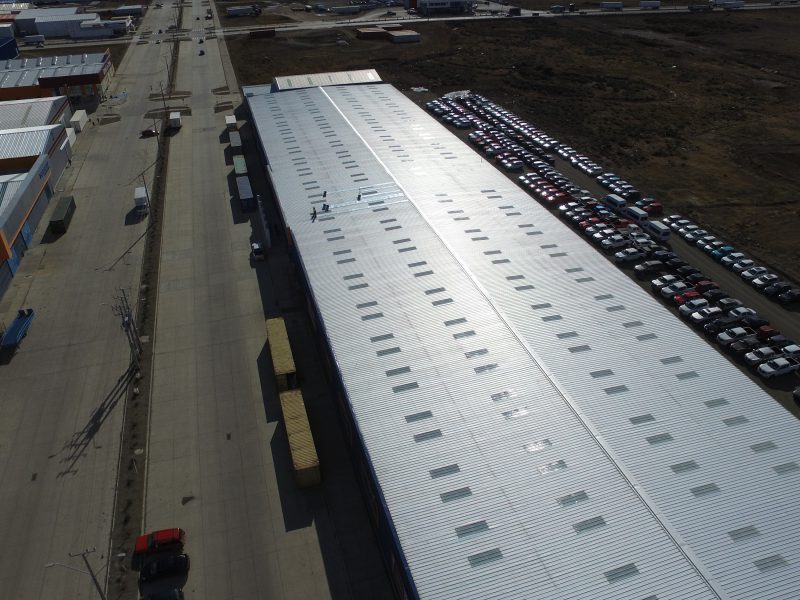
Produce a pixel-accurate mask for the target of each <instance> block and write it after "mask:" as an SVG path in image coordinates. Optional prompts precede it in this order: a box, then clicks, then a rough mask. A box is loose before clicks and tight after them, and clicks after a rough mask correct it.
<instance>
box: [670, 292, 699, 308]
mask: <svg viewBox="0 0 800 600" xmlns="http://www.w3.org/2000/svg"><path fill="white" fill-rule="evenodd" d="M694 298H700V292H698V291H695V290H689V291H688V292H684V293H682V294H679V295H678V296H673V297H672V300H673V301H674V302H675V304H677V305H678V306H681V305H682V304H684V303H685V302H688V301H689V300H692V299H694Z"/></svg>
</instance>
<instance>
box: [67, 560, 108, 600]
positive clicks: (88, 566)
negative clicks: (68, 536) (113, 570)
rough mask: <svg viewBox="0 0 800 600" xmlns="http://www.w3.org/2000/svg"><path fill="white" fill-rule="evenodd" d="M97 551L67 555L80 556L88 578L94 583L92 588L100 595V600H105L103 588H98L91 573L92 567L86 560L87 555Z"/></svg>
mask: <svg viewBox="0 0 800 600" xmlns="http://www.w3.org/2000/svg"><path fill="white" fill-rule="evenodd" d="M95 550H97V548H87V549H86V550H84V551H83V552H75V553H74V554H73V553H72V552H70V553H69V555H70V556H71V557H75V556H80V557H81V558H82V559H83V564H85V565H86V570H87V571H88V572H89V577H91V578H92V582H93V583H94V587H95V588H97V593H98V594H100V600H107V598H106V595H105V594H104V593H103V588H101V587H100V583H99V582H98V581H97V577H95V575H94V571H92V565H90V564H89V559H88V558H86V555H87V554H91V553H92V552H94V551H95Z"/></svg>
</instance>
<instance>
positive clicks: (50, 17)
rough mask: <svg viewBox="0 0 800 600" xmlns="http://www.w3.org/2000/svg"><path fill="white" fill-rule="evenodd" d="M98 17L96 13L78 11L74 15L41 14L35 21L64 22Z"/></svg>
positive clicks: (91, 19) (89, 19)
mask: <svg viewBox="0 0 800 600" xmlns="http://www.w3.org/2000/svg"><path fill="white" fill-rule="evenodd" d="M99 18H100V17H99V15H98V14H97V13H79V14H74V15H43V16H41V17H36V19H35V21H36V23H65V22H68V21H96V20H98V19H99Z"/></svg>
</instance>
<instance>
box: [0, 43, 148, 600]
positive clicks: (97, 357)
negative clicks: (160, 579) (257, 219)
mask: <svg viewBox="0 0 800 600" xmlns="http://www.w3.org/2000/svg"><path fill="white" fill-rule="evenodd" d="M146 51H147V49H141V50H140V49H139V48H131V51H130V52H129V53H128V54H127V55H126V57H125V59H124V61H123V63H122V65H120V68H119V69H118V71H117V73H118V76H117V80H116V82H115V85H117V86H118V89H119V91H122V90H123V89H127V91H128V93H127V98H126V100H125V101H124V102H119V103H116V105H115V106H114V107H113V108H106V107H101V109H100V111H98V112H99V113H105V112H109V113H111V115H112V117H111V118H109V119H108V120H106V121H104V122H105V123H106V124H104V125H101V126H98V125H89V126H88V127H87V128H86V129H85V130H84V131H83V132H82V133H81V134H79V137H78V142H77V147H76V152H75V154H74V156H73V158H72V166H71V167H69V168H68V169H67V170H66V171H65V174H64V176H63V178H62V180H61V182H60V183H59V184H58V185H57V186H56V195H55V197H56V198H57V197H58V196H60V195H62V194H65V193H71V194H73V195H74V196H75V198H76V203H77V210H76V212H75V216H74V218H73V221H72V224H71V226H70V229H69V231H68V232H67V233H66V234H65V235H63V236H61V237H60V238H59V239H49V237H47V236H46V233H45V232H46V228H47V222H48V218H49V212H48V213H46V214H45V217H44V218H43V220H42V222H41V224H40V226H39V229H38V231H37V232H36V234H35V237H34V239H35V240H36V241H37V245H36V246H35V247H34V248H32V249H31V250H30V251H29V252H28V253H27V254H26V256H25V258H24V259H23V261H22V265H21V268H20V270H19V272H18V273H17V276H16V277H15V279H14V281H13V284H12V286H11V288H10V289H9V291H8V292H7V293H6V294H5V296H4V297H3V299H2V302H0V314H1V315H2V316H3V317H4V318H6V319H7V318H8V316H9V315H10V314H13V312H14V311H16V309H17V308H19V307H20V306H31V307H33V308H34V309H35V310H36V318H35V319H34V322H33V324H32V326H31V329H30V332H29V334H28V337H27V338H26V339H25V340H24V342H23V345H22V347H21V349H20V351H19V352H18V353H17V354H16V356H14V357H13V359H12V360H11V361H10V362H9V363H8V364H4V365H0V380H2V400H1V401H0V515H2V519H0V536H1V537H2V539H3V544H2V546H1V547H0V590H2V591H0V596H2V597H3V598H14V599H20V600H27V599H39V598H41V599H43V600H52V599H57V598H68V599H70V600H73V599H75V600H79V599H84V598H86V599H88V598H96V591H95V589H94V587H93V585H92V582H91V580H90V579H89V577H87V576H85V575H83V574H81V573H77V572H75V571H73V570H70V569H69V568H64V567H62V566H61V565H59V564H54V566H52V567H49V568H45V564H47V563H51V562H52V563H62V564H64V565H66V566H67V567H72V568H75V569H81V570H82V569H84V565H83V563H82V561H81V559H80V558H74V557H73V558H71V557H69V553H70V552H75V551H80V550H83V549H84V548H87V547H93V546H96V547H97V551H96V552H95V553H93V554H91V555H90V556H89V560H90V563H91V564H92V565H93V569H94V570H96V571H97V572H98V573H99V574H100V577H101V578H104V573H105V571H104V565H105V563H106V561H107V560H108V556H107V555H108V545H109V531H110V526H111V512H112V506H113V501H114V493H115V486H116V473H117V460H118V455H119V434H120V426H121V420H122V412H123V405H124V393H125V385H124V382H123V381H120V378H121V377H123V376H124V375H125V373H126V370H127V368H128V364H129V348H128V343H127V341H126V339H125V336H124V334H123V332H122V331H121V330H120V319H119V317H117V316H116V315H114V314H113V313H112V311H111V306H110V305H111V303H113V297H114V296H115V295H116V294H118V293H119V291H118V290H119V288H120V287H123V288H126V289H127V290H128V291H131V290H133V291H134V296H135V293H136V292H135V290H136V289H137V287H138V281H139V272H140V263H141V254H142V245H141V244H135V242H136V240H137V238H139V237H140V236H141V234H142V233H143V231H144V228H145V224H144V223H137V222H134V221H132V220H131V219H130V218H129V211H130V210H131V209H132V207H133V188H134V187H135V186H137V185H141V179H140V178H139V175H140V173H142V172H145V177H147V176H148V174H149V172H148V171H147V167H148V166H149V165H150V164H151V163H152V162H153V160H154V158H155V154H156V145H155V142H154V141H153V140H152V139H150V140H143V139H139V135H138V134H139V131H140V130H141V129H142V123H143V121H142V114H143V113H144V112H145V110H146V108H147V106H148V101H147V100H146V96H147V94H148V90H147V89H146V88H144V89H142V88H141V87H137V86H136V85H135V82H136V81H141V80H148V79H150V78H151V77H152V76H153V72H152V70H151V65H150V64H149V63H148V61H146V60H145V61H142V62H139V60H138V54H139V53H143V54H146ZM138 65H143V66H141V67H140V66H138ZM117 117H118V118H117ZM151 183H152V182H148V185H150V184H151ZM51 210H52V207H51Z"/></svg>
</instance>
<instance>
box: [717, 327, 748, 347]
mask: <svg viewBox="0 0 800 600" xmlns="http://www.w3.org/2000/svg"><path fill="white" fill-rule="evenodd" d="M752 334H753V330H752V329H745V328H744V327H733V328H732V329H726V330H725V331H723V332H722V333H720V334H718V335H717V341H718V342H719V343H720V344H722V345H723V346H730V345H731V344H732V343H733V342H735V341H736V340H740V339H742V338H744V337H747V336H748V335H752Z"/></svg>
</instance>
